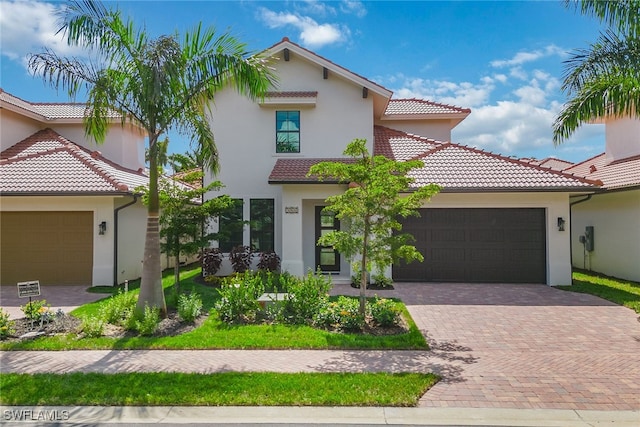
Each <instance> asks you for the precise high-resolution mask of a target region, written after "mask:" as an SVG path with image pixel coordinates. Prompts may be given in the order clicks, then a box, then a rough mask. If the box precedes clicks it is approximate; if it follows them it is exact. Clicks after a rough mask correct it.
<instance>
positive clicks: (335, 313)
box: [315, 296, 365, 331]
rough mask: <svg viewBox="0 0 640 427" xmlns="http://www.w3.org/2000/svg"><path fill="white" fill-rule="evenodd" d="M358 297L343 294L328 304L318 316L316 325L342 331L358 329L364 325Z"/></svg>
mask: <svg viewBox="0 0 640 427" xmlns="http://www.w3.org/2000/svg"><path fill="white" fill-rule="evenodd" d="M359 307H360V303H359V301H358V299H357V298H350V297H345V296H341V297H338V300H337V301H332V302H329V303H328V304H326V305H325V306H324V307H323V308H322V309H320V312H319V313H318V315H317V316H316V319H315V323H316V325H318V326H320V327H324V328H328V329H335V330H340V331H356V330H360V329H362V327H363V326H364V322H365V319H364V316H362V315H360V313H359Z"/></svg>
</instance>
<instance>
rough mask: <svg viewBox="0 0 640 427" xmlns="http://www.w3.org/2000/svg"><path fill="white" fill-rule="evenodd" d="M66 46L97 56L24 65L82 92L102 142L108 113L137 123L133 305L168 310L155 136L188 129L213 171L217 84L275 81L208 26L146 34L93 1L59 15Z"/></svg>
mask: <svg viewBox="0 0 640 427" xmlns="http://www.w3.org/2000/svg"><path fill="white" fill-rule="evenodd" d="M62 18H63V20H62V27H61V29H60V30H59V31H60V32H62V33H63V34H65V36H66V38H67V42H68V43H69V44H70V45H76V46H78V45H79V46H83V47H85V48H87V49H91V50H92V51H93V52H95V53H97V54H98V55H99V59H93V60H90V61H81V60H79V59H77V58H64V57H60V56H58V55H57V54H56V53H55V52H53V51H52V50H49V49H47V50H46V51H45V52H43V53H39V54H35V55H32V56H31V57H30V59H29V68H30V70H31V71H32V72H33V73H35V74H41V75H42V76H43V78H44V80H45V82H48V83H49V84H50V85H52V86H53V87H55V88H59V87H61V88H63V89H66V90H67V91H68V93H69V96H71V97H74V96H75V95H76V94H78V92H79V90H80V89H81V88H82V87H84V88H85V89H86V91H87V98H88V101H87V110H86V117H85V131H86V133H87V135H90V136H91V137H93V138H94V139H95V140H96V142H98V143H101V142H104V139H105V136H106V133H107V130H108V122H109V119H110V117H112V115H113V113H114V112H117V113H119V115H120V116H121V118H122V124H123V125H124V124H125V122H133V123H136V124H138V125H139V126H141V127H143V128H144V129H145V130H146V132H147V136H148V141H149V142H148V144H149V205H148V217H147V231H146V237H145V248H144V260H143V269H142V282H141V285H140V296H139V298H138V303H137V310H138V311H141V310H143V309H144V307H145V305H149V306H150V307H158V308H159V309H160V310H161V313H162V314H163V315H164V314H166V304H165V300H164V293H163V289H162V272H161V266H160V238H159V233H158V215H159V201H158V160H159V159H158V154H159V150H158V145H159V144H158V142H159V138H160V136H161V135H163V134H164V133H165V132H167V131H168V130H169V129H175V130H177V131H178V132H180V133H182V134H185V135H190V136H191V138H192V139H193V140H194V141H196V142H197V143H198V144H200V145H201V146H202V147H203V151H204V152H206V153H209V154H210V156H209V157H208V158H207V159H206V164H205V166H206V167H207V168H208V169H209V170H211V171H212V172H216V170H217V166H218V158H217V151H216V149H215V142H214V138H213V132H212V129H211V125H210V122H209V121H208V120H207V114H208V113H209V110H208V105H209V101H210V100H211V99H213V97H214V94H215V93H216V91H218V90H219V89H220V88H222V87H225V86H226V85H231V86H233V87H234V88H235V89H236V90H237V91H238V92H239V93H241V94H244V95H246V96H248V97H250V98H251V99H256V98H259V97H262V96H264V93H265V92H266V90H267V88H268V87H269V86H270V85H271V84H272V83H273V75H272V73H271V71H270V69H269V67H268V65H267V62H266V60H264V59H261V58H259V57H256V56H249V54H248V52H247V51H246V50H245V45H244V44H242V43H240V42H239V41H238V40H237V39H236V38H235V37H233V36H232V35H230V34H228V33H225V34H223V35H221V36H216V33H215V30H214V29H213V28H202V24H199V25H198V26H196V27H195V29H194V30H193V31H192V32H190V33H187V34H185V35H184V38H183V39H182V41H181V42H180V41H179V40H178V35H177V34H172V35H162V36H159V37H157V38H151V37H149V35H148V34H147V33H146V32H145V31H144V29H140V28H136V27H135V26H134V24H133V22H132V21H131V20H129V19H127V20H123V18H122V17H121V14H120V11H119V10H117V9H115V10H112V9H109V10H108V9H107V8H105V7H104V6H103V5H102V4H101V3H100V2H97V1H92V0H73V1H70V2H69V4H68V6H67V8H66V10H65V13H64V14H63V16H62Z"/></svg>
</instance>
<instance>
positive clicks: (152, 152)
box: [136, 136, 167, 317]
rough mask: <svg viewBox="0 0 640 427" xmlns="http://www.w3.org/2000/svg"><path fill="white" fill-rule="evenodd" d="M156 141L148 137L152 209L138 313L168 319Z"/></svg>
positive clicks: (150, 206)
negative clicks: (157, 314)
mask: <svg viewBox="0 0 640 427" xmlns="http://www.w3.org/2000/svg"><path fill="white" fill-rule="evenodd" d="M156 141H157V136H156V137H155V138H152V137H151V136H150V137H149V207H148V214H147V234H146V236H145V240H144V259H143V261H142V279H141V281H140V295H139V296H138V303H137V305H136V311H137V312H138V313H142V312H144V307H145V306H146V305H148V306H149V307H152V308H153V307H157V308H159V309H160V315H161V316H162V317H166V315H167V304H166V302H165V299H164V289H162V266H161V264H160V224H159V217H160V200H159V197H158V157H157V155H156V154H157V153H156V151H157V150H156Z"/></svg>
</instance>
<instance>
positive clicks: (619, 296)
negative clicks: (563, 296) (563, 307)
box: [558, 270, 640, 314]
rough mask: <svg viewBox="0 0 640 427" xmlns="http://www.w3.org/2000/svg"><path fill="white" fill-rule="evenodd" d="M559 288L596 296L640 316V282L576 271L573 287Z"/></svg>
mask: <svg viewBox="0 0 640 427" xmlns="http://www.w3.org/2000/svg"><path fill="white" fill-rule="evenodd" d="M558 288H559V289H563V290H567V291H571V292H581V293H585V294H591V295H595V296H598V297H600V298H603V299H606V300H608V301H611V302H615V303H616V304H620V305H623V306H625V307H629V308H630V309H632V310H635V312H636V313H638V314H640V283H638V282H632V281H630V280H623V279H616V278H613V277H608V276H604V275H600V274H597V273H593V272H591V271H583V270H576V271H574V272H573V286H558Z"/></svg>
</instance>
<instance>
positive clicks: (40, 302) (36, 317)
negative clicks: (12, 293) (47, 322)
mask: <svg viewBox="0 0 640 427" xmlns="http://www.w3.org/2000/svg"><path fill="white" fill-rule="evenodd" d="M50 307H51V306H50V305H49V304H47V300H45V299H36V300H33V301H31V302H28V303H26V304H25V305H21V306H20V310H22V312H23V313H24V316H25V317H26V318H27V319H29V320H31V321H32V322H39V321H40V320H41V319H42V317H43V316H46V313H48V312H49V308H50Z"/></svg>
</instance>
